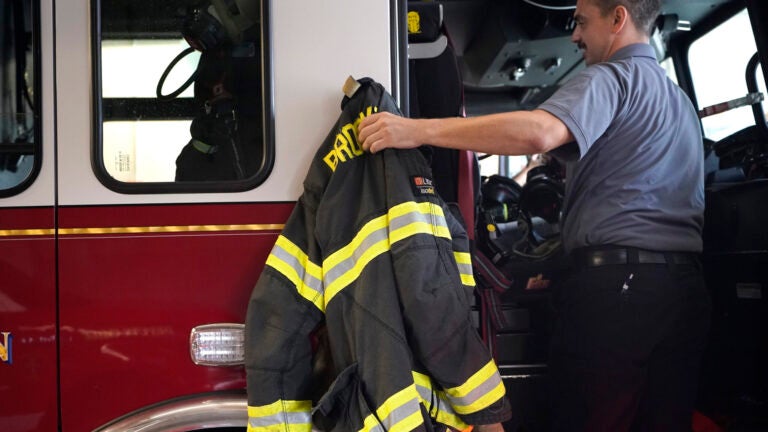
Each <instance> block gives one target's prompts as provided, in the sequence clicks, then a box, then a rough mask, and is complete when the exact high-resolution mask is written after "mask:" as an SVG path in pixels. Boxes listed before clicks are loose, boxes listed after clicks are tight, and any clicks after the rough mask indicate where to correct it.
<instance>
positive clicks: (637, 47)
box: [608, 43, 656, 61]
mask: <svg viewBox="0 0 768 432" xmlns="http://www.w3.org/2000/svg"><path fill="white" fill-rule="evenodd" d="M630 57H650V58H652V59H654V60H656V52H655V51H654V50H653V47H652V46H650V45H649V44H647V43H636V44H631V45H627V46H625V47H622V48H619V50H618V51H616V52H615V53H613V55H612V56H611V58H609V59H608V61H615V60H622V59H626V58H630Z"/></svg>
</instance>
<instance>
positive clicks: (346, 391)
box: [312, 363, 383, 432]
mask: <svg viewBox="0 0 768 432" xmlns="http://www.w3.org/2000/svg"><path fill="white" fill-rule="evenodd" d="M361 387H362V386H361V385H360V376H359V374H358V371H357V363H353V364H351V365H349V366H347V367H346V368H345V369H344V370H343V371H341V373H340V374H339V375H338V376H337V377H336V379H335V380H334V381H333V383H332V384H331V387H330V388H329V389H328V391H327V392H326V393H325V394H324V395H323V397H322V398H320V400H319V401H318V402H317V405H316V406H315V408H314V409H313V410H312V421H313V423H314V424H315V425H316V426H317V427H318V428H320V430H323V431H327V432H348V431H351V430H360V429H362V427H363V424H364V421H365V419H367V418H369V417H370V418H372V419H374V420H375V421H376V422H377V423H378V418H376V416H375V415H373V410H371V408H370V406H369V405H368V402H367V401H366V400H365V396H364V395H363V393H362V388H361ZM369 422H370V420H369ZM381 430H383V428H382V429H381Z"/></svg>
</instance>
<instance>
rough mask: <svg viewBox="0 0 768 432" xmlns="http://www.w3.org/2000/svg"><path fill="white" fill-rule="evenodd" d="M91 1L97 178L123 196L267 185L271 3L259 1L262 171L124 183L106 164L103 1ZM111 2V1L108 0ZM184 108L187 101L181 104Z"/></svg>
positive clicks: (271, 156) (271, 145) (271, 143)
mask: <svg viewBox="0 0 768 432" xmlns="http://www.w3.org/2000/svg"><path fill="white" fill-rule="evenodd" d="M102 1H104V0H95V1H93V2H91V23H92V26H91V47H92V52H91V58H92V76H93V79H92V80H91V82H92V95H93V100H92V103H93V132H92V142H91V167H92V170H93V172H94V174H95V175H96V178H98V180H99V181H100V182H101V184H103V185H104V186H105V187H107V188H108V189H110V190H112V191H114V192H118V193H122V194H170V193H220V192H230V193H231V192H244V191H248V190H251V189H254V188H256V187H257V186H259V185H260V184H262V183H264V181H266V179H267V178H268V177H269V175H270V174H271V172H272V169H273V167H274V164H275V151H276V149H275V125H274V123H275V121H274V119H275V116H274V98H273V82H272V80H273V76H272V51H271V45H272V44H271V38H270V35H271V31H270V20H269V17H270V13H269V6H270V4H269V3H270V0H260V10H261V17H260V23H261V35H260V37H261V60H262V61H261V76H262V108H263V109H262V114H261V116H262V139H263V146H264V159H263V163H262V164H261V167H260V168H259V170H258V171H257V172H256V173H255V174H254V175H253V176H251V177H249V178H245V179H243V180H211V181H184V182H175V181H169V182H135V183H133V182H123V181H119V180H117V179H115V178H114V177H112V176H111V175H110V174H109V172H108V171H107V168H106V166H105V165H104V149H103V125H104V115H103V114H104V111H103V110H104V103H103V99H102V91H101V87H102V74H101V60H102V59H101V48H102V46H101V42H102V32H101V28H102V20H101V2H102ZM106 1H109V0H106ZM178 103H179V104H181V105H185V104H186V102H185V101H178Z"/></svg>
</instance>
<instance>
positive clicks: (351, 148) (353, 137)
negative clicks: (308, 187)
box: [323, 106, 379, 171]
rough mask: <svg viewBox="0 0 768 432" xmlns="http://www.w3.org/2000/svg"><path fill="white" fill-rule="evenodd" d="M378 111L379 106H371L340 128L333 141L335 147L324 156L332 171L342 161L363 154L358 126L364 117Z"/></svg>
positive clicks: (324, 160)
mask: <svg viewBox="0 0 768 432" xmlns="http://www.w3.org/2000/svg"><path fill="white" fill-rule="evenodd" d="M376 112H379V108H378V107H375V106H369V107H367V108H365V109H364V110H363V111H362V112H361V113H359V114H358V115H357V118H356V119H355V121H354V122H352V123H347V124H345V125H344V126H342V127H341V128H340V131H339V133H338V134H336V139H335V140H334V142H333V149H331V151H329V152H328V154H326V155H325V156H323V162H325V164H326V165H328V167H329V168H330V169H331V171H336V168H337V167H338V166H339V164H340V163H344V162H348V161H350V160H352V159H354V158H356V157H358V156H362V155H363V153H364V152H363V146H362V145H360V142H359V141H358V139H357V127H358V126H359V125H360V122H361V121H363V119H364V118H366V117H368V116H369V115H371V114H373V113H376Z"/></svg>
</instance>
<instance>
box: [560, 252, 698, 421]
mask: <svg viewBox="0 0 768 432" xmlns="http://www.w3.org/2000/svg"><path fill="white" fill-rule="evenodd" d="M571 258H572V263H573V268H572V270H571V272H570V274H569V276H568V277H567V278H565V280H564V282H563V283H562V284H560V286H558V287H557V288H555V290H554V293H553V306H554V308H555V320H554V327H553V329H552V344H551V353H550V372H551V375H550V376H551V379H552V385H553V387H554V388H553V392H552V395H553V400H552V403H553V407H552V408H553V417H552V419H553V430H554V431H568V432H578V431H589V432H600V431H605V432H622V431H632V432H636V431H643V432H645V431H653V432H661V431H675V432H680V431H684V432H688V431H690V430H691V414H692V410H693V404H694V401H695V397H696V391H697V381H698V374H699V364H700V360H701V354H702V352H703V350H704V346H705V343H706V338H707V333H708V330H709V322H710V311H711V303H710V298H709V294H708V292H707V290H706V287H705V283H704V278H703V275H702V269H701V263H700V260H699V258H698V257H697V255H696V254H689V253H660V252H651V251H644V250H638V249H631V248H620V247H608V248H604V247H603V248H595V249H579V250H576V251H574V253H573V254H571Z"/></svg>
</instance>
